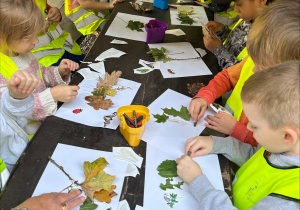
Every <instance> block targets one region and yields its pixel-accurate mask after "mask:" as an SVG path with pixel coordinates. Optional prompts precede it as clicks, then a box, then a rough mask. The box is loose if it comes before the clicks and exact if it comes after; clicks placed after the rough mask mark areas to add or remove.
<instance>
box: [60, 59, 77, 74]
mask: <svg viewBox="0 0 300 210" xmlns="http://www.w3.org/2000/svg"><path fill="white" fill-rule="evenodd" d="M78 68H79V65H78V63H76V62H74V61H71V60H69V59H62V61H61V62H60V64H59V66H58V71H59V74H60V76H61V77H64V76H68V75H70V73H71V71H75V70H76V69H78Z"/></svg>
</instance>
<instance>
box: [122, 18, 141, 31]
mask: <svg viewBox="0 0 300 210" xmlns="http://www.w3.org/2000/svg"><path fill="white" fill-rule="evenodd" d="M126 27H127V28H130V29H131V30H132V31H133V30H136V31H139V32H143V30H142V29H141V28H144V23H142V22H140V21H133V20H130V21H129V22H128V25H127V26H126Z"/></svg>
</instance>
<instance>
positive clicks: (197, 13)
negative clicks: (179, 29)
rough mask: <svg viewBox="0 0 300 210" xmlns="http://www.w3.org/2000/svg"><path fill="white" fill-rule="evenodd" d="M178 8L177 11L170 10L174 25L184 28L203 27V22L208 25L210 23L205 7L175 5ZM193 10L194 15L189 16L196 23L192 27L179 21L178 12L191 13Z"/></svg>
mask: <svg viewBox="0 0 300 210" xmlns="http://www.w3.org/2000/svg"><path fill="white" fill-rule="evenodd" d="M173 6H175V7H177V9H174V8H170V16H171V24H172V25H184V26H202V25H201V21H202V22H203V23H204V24H206V23H208V19H207V16H206V13H205V10H204V8H203V7H200V6H193V5H184V6H183V5H181V6H180V5H173ZM191 8H193V9H194V12H193V14H192V15H189V17H190V18H192V19H193V20H194V21H195V22H194V23H193V24H192V25H189V24H182V23H181V21H180V20H178V19H177V18H178V11H188V12H189V11H191Z"/></svg>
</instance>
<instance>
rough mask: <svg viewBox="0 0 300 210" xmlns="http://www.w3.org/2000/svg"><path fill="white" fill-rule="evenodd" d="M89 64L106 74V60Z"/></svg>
mask: <svg viewBox="0 0 300 210" xmlns="http://www.w3.org/2000/svg"><path fill="white" fill-rule="evenodd" d="M88 66H89V67H91V68H92V69H94V70H95V71H97V72H99V73H101V74H102V75H105V67H104V62H98V63H91V64H89V65H88Z"/></svg>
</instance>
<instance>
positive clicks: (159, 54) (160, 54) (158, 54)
mask: <svg viewBox="0 0 300 210" xmlns="http://www.w3.org/2000/svg"><path fill="white" fill-rule="evenodd" d="M165 52H166V48H164V47H161V48H160V50H159V49H157V48H150V51H149V52H147V54H151V55H152V56H153V58H154V59H155V61H163V62H164V63H165V62H168V61H171V60H172V59H171V58H169V57H168V56H167V55H166V54H165Z"/></svg>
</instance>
